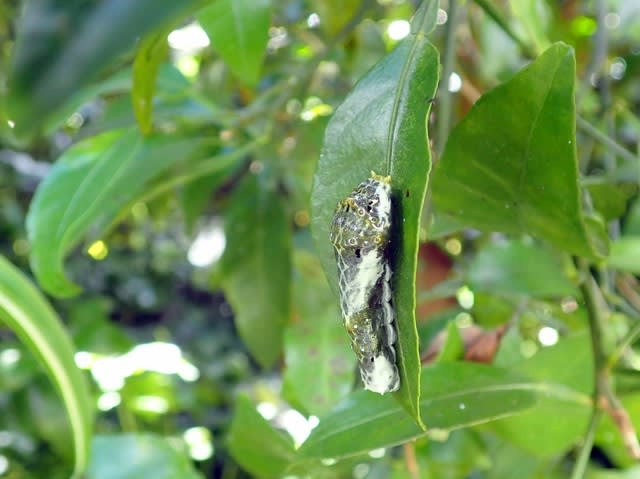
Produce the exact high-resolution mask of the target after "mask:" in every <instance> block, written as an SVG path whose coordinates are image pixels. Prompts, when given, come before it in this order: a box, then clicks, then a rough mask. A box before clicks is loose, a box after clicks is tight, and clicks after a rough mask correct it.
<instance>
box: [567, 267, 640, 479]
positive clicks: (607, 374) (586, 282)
mask: <svg viewBox="0 0 640 479" xmlns="http://www.w3.org/2000/svg"><path fill="white" fill-rule="evenodd" d="M578 264H579V268H580V274H581V276H582V283H581V285H580V290H581V292H582V296H583V298H584V302H585V306H586V308H587V317H588V319H589V329H590V332H591V349H592V351H593V368H594V385H595V388H594V391H593V404H594V408H593V412H592V415H591V420H590V421H589V428H588V429H587V433H586V435H585V439H584V442H583V444H582V447H581V448H580V452H579V454H578V458H577V459H576V463H575V465H574V469H573V471H572V474H571V479H581V478H582V477H583V476H584V473H585V470H586V466H587V462H588V459H589V455H590V454H591V448H592V447H593V435H594V431H595V429H596V428H597V426H598V423H599V421H600V419H601V416H602V412H603V411H606V412H607V413H608V414H609V415H610V416H611V418H612V419H613V421H614V423H615V424H616V426H617V427H618V429H619V430H620V434H621V436H622V439H623V441H624V444H625V446H626V448H627V451H628V452H629V454H630V455H631V456H632V457H634V458H640V444H639V443H638V440H637V437H636V432H635V429H634V427H633V424H632V423H631V420H630V418H629V414H628V413H627V411H626V410H625V409H624V406H623V405H622V403H621V402H620V401H619V400H618V398H617V397H616V395H615V393H614V391H613V388H612V385H611V366H612V365H613V364H615V363H614V362H612V359H613V355H612V357H611V358H607V357H606V356H605V353H604V348H603V341H604V336H603V328H604V317H603V310H604V308H605V307H606V306H605V302H604V298H603V297H602V294H601V291H600V289H599V287H598V284H597V283H596V281H595V279H594V278H593V276H592V275H591V271H590V270H589V265H588V263H587V262H586V261H584V260H578ZM639 333H640V332H639ZM639 333H634V334H639ZM621 346H622V345H621ZM625 347H626V346H625ZM621 351H623V349H618V350H617V353H616V354H617V355H618V356H616V361H617V357H619V355H620V354H622V353H621Z"/></svg>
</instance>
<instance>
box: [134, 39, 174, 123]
mask: <svg viewBox="0 0 640 479" xmlns="http://www.w3.org/2000/svg"><path fill="white" fill-rule="evenodd" d="M167 34H168V32H167V31H166V30H164V29H163V30H161V31H159V32H156V33H152V34H150V35H147V36H146V37H144V38H143V39H142V40H141V41H140V46H138V51H137V52H136V57H135V59H134V60H133V88H132V90H131V101H132V102H133V111H134V113H135V115H136V120H137V121H138V127H139V128H140V131H141V132H142V133H143V134H145V135H147V134H149V133H151V127H152V112H153V94H154V92H155V89H156V77H157V76H158V69H159V68H160V64H161V63H162V62H163V61H164V59H165V58H166V56H167V53H168V51H169V43H168V42H167Z"/></svg>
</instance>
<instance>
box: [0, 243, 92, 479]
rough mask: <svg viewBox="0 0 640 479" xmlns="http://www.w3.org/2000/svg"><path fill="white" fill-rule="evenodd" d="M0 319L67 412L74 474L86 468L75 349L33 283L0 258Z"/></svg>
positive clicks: (83, 402)
mask: <svg viewBox="0 0 640 479" xmlns="http://www.w3.org/2000/svg"><path fill="white" fill-rule="evenodd" d="M0 319H2V321H4V322H5V323H6V324H7V325H8V326H9V328H11V330H12V331H13V332H14V333H15V334H16V335H17V336H18V337H19V338H20V340H21V341H22V342H23V343H24V344H26V345H27V347H29V349H30V350H31V352H32V353H33V354H34V355H35V356H36V357H37V358H38V359H39V360H40V361H41V363H42V365H43V366H44V368H45V370H46V372H47V375H48V377H49V379H50V380H51V382H52V383H53V384H54V385H55V387H56V389H57V391H58V394H59V395H60V397H61V399H62V402H63V403H64V407H65V409H66V412H67V416H68V419H69V423H70V425H71V431H72V436H73V450H74V457H75V467H74V470H75V475H76V476H78V475H79V474H81V473H82V472H83V471H84V470H85V468H86V466H87V460H88V456H89V446H90V442H91V430H92V428H93V407H92V404H91V398H90V395H89V390H88V387H87V383H86V382H85V379H84V377H83V376H82V373H81V372H80V370H79V369H78V368H77V367H76V364H75V361H74V351H75V348H74V346H73V344H72V342H71V339H70V338H69V336H68V334H67V332H66V331H65V329H64V327H63V326H62V323H61V321H60V318H58V316H57V314H56V313H55V311H54V310H53V308H52V307H51V305H50V304H49V303H48V302H47V301H46V300H45V298H44V297H43V296H42V295H41V294H40V292H39V291H38V290H37V289H36V288H35V287H34V286H33V284H32V283H31V282H30V281H29V280H28V279H27V278H26V277H25V276H24V275H23V274H22V273H21V272H20V271H19V270H18V269H16V268H15V267H14V266H13V265H12V264H11V263H9V262H8V261H7V260H6V259H5V258H4V257H2V256H0Z"/></svg>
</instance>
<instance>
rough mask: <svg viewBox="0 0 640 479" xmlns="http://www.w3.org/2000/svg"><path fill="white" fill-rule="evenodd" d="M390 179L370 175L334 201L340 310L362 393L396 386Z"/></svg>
mask: <svg viewBox="0 0 640 479" xmlns="http://www.w3.org/2000/svg"><path fill="white" fill-rule="evenodd" d="M390 236H391V177H390V176H380V175H376V174H375V173H374V172H371V177H370V178H368V179H367V180H365V181H363V182H362V183H360V184H359V185H358V186H357V187H356V188H355V189H354V190H353V191H352V192H351V193H350V194H349V196H347V197H346V198H345V199H343V200H341V201H340V202H338V205H337V207H336V211H335V213H334V215H333V221H332V223H331V231H330V240H331V243H332V244H333V247H334V250H335V256H336V262H337V265H338V276H339V289H340V308H341V310H342V317H343V320H344V324H345V327H346V329H347V333H348V334H349V337H350V338H351V346H352V348H353V350H354V352H355V354H356V356H357V358H358V365H359V368H360V375H361V377H362V382H363V383H364V387H365V389H368V390H370V391H374V392H377V393H380V394H384V393H387V392H391V391H396V390H397V389H398V388H399V387H400V377H399V374H398V368H397V366H396V351H395V347H394V344H395V342H396V338H397V335H396V329H395V324H394V319H395V311H394V308H393V302H392V290H391V275H392V271H391V264H390V258H389V240H390Z"/></svg>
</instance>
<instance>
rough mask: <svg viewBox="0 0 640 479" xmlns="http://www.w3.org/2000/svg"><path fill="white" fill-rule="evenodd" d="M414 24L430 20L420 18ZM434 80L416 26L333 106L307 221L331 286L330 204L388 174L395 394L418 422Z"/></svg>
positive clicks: (434, 65)
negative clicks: (421, 276)
mask: <svg viewBox="0 0 640 479" xmlns="http://www.w3.org/2000/svg"><path fill="white" fill-rule="evenodd" d="M421 18H422V20H423V24H422V25H416V24H415V23H414V31H419V30H421V29H422V26H426V27H428V26H429V25H431V22H432V19H431V18H428V17H425V16H422V17H421ZM437 82H438V52H437V51H436V49H435V48H434V47H433V45H431V44H430V43H429V41H428V40H427V39H426V37H425V36H424V34H423V33H422V32H420V33H418V34H414V35H410V36H408V37H407V38H406V39H405V40H403V41H402V43H400V44H399V45H398V47H397V48H396V49H395V50H394V51H393V52H392V53H390V54H389V55H387V56H386V57H385V58H384V59H382V60H381V61H380V62H379V63H378V64H377V65H376V66H375V67H374V68H373V69H372V70H371V71H370V72H369V73H368V74H367V75H366V76H365V77H364V78H362V79H361V80H360V81H359V82H358V84H357V85H356V87H355V88H354V90H353V91H352V92H351V94H350V95H349V96H348V97H347V98H346V99H345V101H344V102H343V103H342V105H341V106H340V107H339V108H338V109H337V111H336V112H335V114H334V115H333V117H332V118H331V121H330V122H329V125H328V127H327V130H326V133H325V140H324V146H323V149H322V153H321V156H320V161H319V163H318V169H317V172H316V175H315V177H314V182H313V193H312V198H311V206H312V219H311V226H312V231H313V237H314V241H315V244H316V249H317V251H318V254H319V257H320V260H321V262H322V266H323V268H324V270H325V273H326V274H327V277H328V279H329V284H330V285H331V286H332V287H333V289H334V291H337V286H336V279H337V276H336V265H335V261H334V255H333V251H332V247H331V244H330V243H329V225H330V223H331V218H332V216H333V212H334V209H335V206H336V203H337V202H338V201H339V200H341V199H342V198H344V197H345V196H347V195H348V194H349V193H350V192H351V190H352V189H353V188H355V187H356V185H358V184H359V183H360V182H362V181H363V180H365V179H366V178H368V177H369V175H370V172H371V171H375V172H376V173H378V174H383V175H387V174H389V175H391V178H392V179H391V182H392V189H393V192H392V194H393V195H394V198H395V205H396V207H397V208H396V211H395V220H394V221H395V225H394V229H395V231H394V232H393V234H392V238H391V244H392V246H391V249H392V257H393V258H392V261H393V263H394V273H393V279H392V281H393V290H394V304H395V305H396V315H397V328H398V342H397V344H396V349H397V351H398V362H399V367H400V382H401V386H400V391H398V392H397V393H396V394H395V396H396V397H397V398H398V399H399V401H400V402H401V403H402V404H403V406H404V407H405V408H406V409H407V410H408V411H410V413H411V414H412V415H413V416H414V418H415V419H416V421H417V422H418V423H420V408H419V407H418V402H419V397H420V381H419V375H420V357H419V350H418V335H417V332H416V326H415V307H416V300H415V277H416V267H417V254H418V233H419V223H420V215H421V211H422V204H423V200H424V195H425V191H426V183H427V175H428V173H429V169H430V165H431V161H430V152H429V148H428V139H427V135H426V125H425V120H426V115H427V113H428V111H429V106H430V100H431V98H433V95H434V93H435V89H436V85H437Z"/></svg>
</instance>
